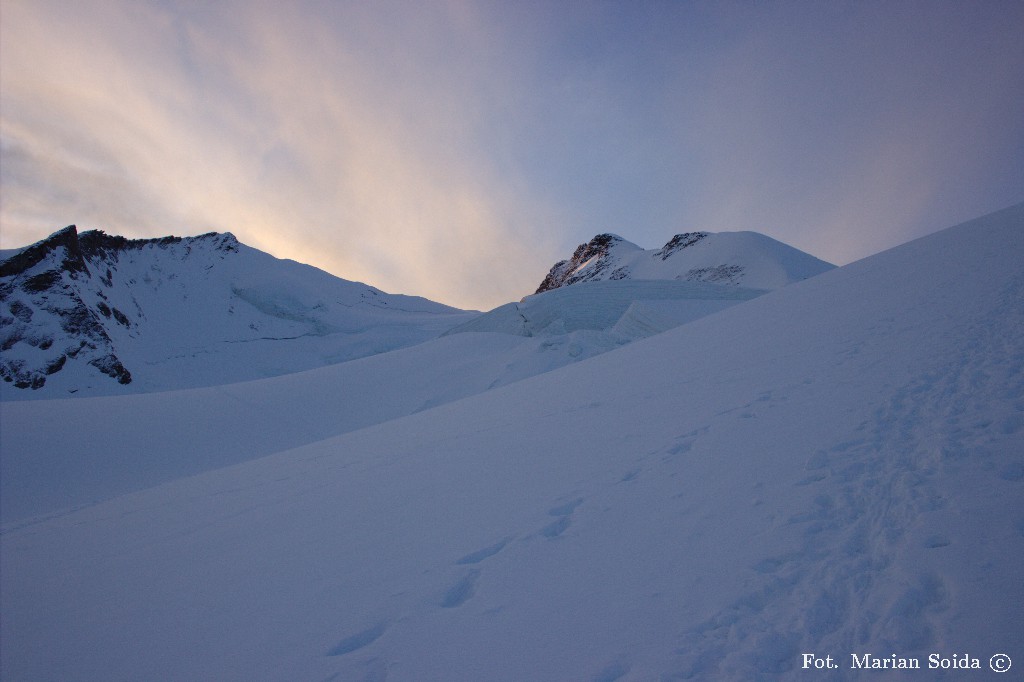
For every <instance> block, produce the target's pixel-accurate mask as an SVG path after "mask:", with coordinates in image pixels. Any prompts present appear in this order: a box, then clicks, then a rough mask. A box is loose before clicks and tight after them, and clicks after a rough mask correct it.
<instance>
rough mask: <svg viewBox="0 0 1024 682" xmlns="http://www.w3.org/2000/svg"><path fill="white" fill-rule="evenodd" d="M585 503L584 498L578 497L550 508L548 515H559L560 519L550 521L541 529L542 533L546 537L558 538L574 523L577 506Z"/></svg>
mask: <svg viewBox="0 0 1024 682" xmlns="http://www.w3.org/2000/svg"><path fill="white" fill-rule="evenodd" d="M581 504H583V498H582V497H578V498H576V499H575V500H572V501H571V502H566V503H565V504H561V505H558V506H557V507H552V508H551V509H549V510H548V516H557V517H558V520H557V521H553V522H551V523H549V524H548V525H546V526H544V528H542V529H541V531H540V534H541V535H543V536H544V537H546V538H557V537H558V536H559V535H561V534H562V533H564V532H565V531H566V530H567V529H568V528H569V526H570V525H571V524H572V513H573V512H574V511H575V510H576V507H578V506H580V505H581Z"/></svg>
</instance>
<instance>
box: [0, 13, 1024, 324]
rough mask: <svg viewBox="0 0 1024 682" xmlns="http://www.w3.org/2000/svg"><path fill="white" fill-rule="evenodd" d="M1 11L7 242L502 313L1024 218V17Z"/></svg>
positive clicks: (3, 230) (1, 174)
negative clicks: (61, 237)
mask: <svg viewBox="0 0 1024 682" xmlns="http://www.w3.org/2000/svg"><path fill="white" fill-rule="evenodd" d="M0 11H2V15H0V88H2V97H0V141H2V145H3V147H2V150H0V153H2V161H3V163H2V164H0V189H2V195H0V240H2V245H3V246H4V247H11V246H18V245H22V244H25V243H28V242H30V241H33V240H35V239H39V238H41V237H42V236H45V235H46V234H48V233H49V232H50V231H52V230H54V229H56V228H58V227H61V226H63V225H64V224H67V223H70V222H76V223H78V224H80V225H82V226H84V227H95V228H100V229H104V230H107V231H110V232H119V233H122V234H126V235H134V236H155V235H162V234H167V233H172V232H173V233H186V234H187V233H193V234H194V233H197V232H202V231H206V230H231V231H233V232H235V233H236V234H237V235H238V236H239V238H240V239H242V240H243V241H245V242H246V243H249V244H251V245H252V246H255V247H257V248H262V249H265V250H268V251H270V252H272V253H274V254H275V255H278V256H282V257H289V258H294V259H297V260H301V261H304V262H309V263H312V264H314V265H318V266H320V267H323V268H325V269H327V270H329V271H331V272H334V273H336V274H338V275H340V276H342V277H346V278H349V279H357V280H362V281H366V282H369V283H371V284H374V285H376V286H379V287H381V288H384V289H386V290H389V291H399V292H405V293H415V294H420V295H424V296H428V297H431V298H434V299H437V300H441V301H444V302H447V303H451V304H455V305H460V306H467V307H478V308H486V307H490V306H493V305H497V304H499V303H502V302H505V301H508V300H511V299H514V298H518V297H519V296H521V295H523V294H525V293H528V292H530V291H532V290H533V288H534V287H535V286H536V284H537V283H538V281H539V280H540V279H541V278H542V277H543V275H544V273H545V272H546V270H547V268H548V267H549V266H550V265H551V263H552V261H553V260H555V259H556V258H560V257H566V256H567V255H568V253H569V252H571V248H572V247H573V246H575V244H577V243H579V242H580V241H583V240H585V239H588V238H589V237H590V236H592V235H593V234H595V233H596V232H600V231H606V230H612V231H616V232H619V233H621V234H623V235H624V236H626V237H627V238H630V239H632V240H634V241H636V242H638V243H640V244H642V245H644V246H656V245H658V244H660V243H663V242H664V241H666V240H667V239H668V238H669V237H670V236H671V235H672V233H674V232H677V231H682V230H688V229H711V230H741V229H753V230H759V231H762V232H766V233H768V234H771V235H772V236H775V237H776V238H779V239H783V240H784V241H789V242H790V243H793V244H794V245H796V246H798V247H801V248H804V249H806V250H809V251H811V252H812V253H815V254H816V255H819V256H821V257H823V258H826V259H830V260H833V261H837V262H846V261H849V260H851V259H854V258H857V257H860V256H863V255H867V254H869V253H872V252H875V251H878V250H880V249H882V248H885V247H888V246H891V245H894V244H896V243H899V242H901V241H905V240H906V239H909V238H911V237H914V236H918V235H919V234H921V233H922V232H923V231H927V230H933V229H938V228H940V227H942V226H944V225H947V224H950V223H953V222H956V221H958V220H961V219H967V218H970V217H973V216H974V215H977V214H979V213H981V212H983V211H986V210H994V209H997V208H1001V207H1002V205H1005V204H1008V203H1011V202H1013V201H1019V200H1020V199H1022V198H1024V196H1021V191H1022V189H1024V161H1022V159H1024V124H1022V123H1021V119H1020V115H1019V114H1020V111H1022V110H1024V48H1022V47H1021V43H1020V40H1019V31H1018V30H1016V29H1017V28H1019V26H1020V25H1021V24H1022V23H1024V6H1021V5H1020V3H1012V2H1006V3H1001V2H998V1H994V2H991V3H984V4H982V5H976V4H972V5H964V4H963V3H943V2H924V3H917V2H910V1H909V0H908V1H907V2H899V3H855V4H835V3H825V4H822V3H776V4H769V5H756V6H754V5H746V4H740V5H731V4H715V5H701V4H692V3H678V4H673V3H668V4H662V3H628V4H623V3H588V4H586V5H583V6H577V5H576V4H572V5H570V4H569V3H566V4H560V3H530V2H523V3H518V2H517V3H489V2H460V1H457V0H451V1H448V2H436V3H434V2H432V3H408V2H401V1H397V2H389V1H386V0H382V1H381V2H373V3H358V2H356V3H339V2H326V1H325V2H320V1H317V0H308V1H305V2H298V1H296V2H287V3H281V2H262V1H256V0H253V1H242V0H225V1H222V2H216V3H188V2H174V1H172V0H149V1H141V2H139V1H134V2H128V1H127V0H103V1H100V0H97V1H95V2H89V1H87V0H83V1H82V2H74V3H68V2H61V1H58V0H31V1H29V0H3V5H2V8H0Z"/></svg>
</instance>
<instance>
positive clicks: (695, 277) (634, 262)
mask: <svg viewBox="0 0 1024 682" xmlns="http://www.w3.org/2000/svg"><path fill="white" fill-rule="evenodd" d="M832 267H833V266H832V265H831V264H829V263H826V262H825V261H822V260H819V259H817V258H815V257H814V256H811V255H809V254H807V253H804V252H803V251H800V250H798V249H795V248H793V247H791V246H788V245H786V244H783V243H782V242H780V241H777V240H775V239H772V238H771V237H766V236H765V235H763V234H759V233H757V232H717V233H712V232H684V233H681V234H677V235H675V236H674V237H672V239H670V240H669V241H668V242H667V243H666V244H665V245H664V246H663V247H661V248H660V249H642V248H640V247H639V246H637V245H636V244H633V243H632V242H629V241H626V240H625V239H623V238H622V237H619V236H618V235H614V234H599V235H597V236H596V237H594V238H593V239H591V240H590V241H589V242H588V243H586V244H580V245H579V247H577V248H576V251H575V253H573V256H572V258H570V259H569V260H563V261H559V262H558V263H556V264H555V265H554V267H552V268H551V270H550V271H549V272H548V274H547V276H546V277H545V278H544V281H543V282H541V284H540V286H539V287H538V288H537V291H536V292H535V293H538V294H539V293H541V292H544V291H548V290H550V289H556V288H558V287H563V286H568V285H572V284H578V283H580V282H591V281H595V280H620V279H674V280H684V281H691V282H692V281H695V282H715V283H719V284H730V285H740V286H744V287H747V288H751V289H778V288H779V287H783V286H785V285H787V284H790V283H792V282H797V281H800V280H803V279H807V278H808V277H813V276H814V275H818V274H821V273H822V272H825V271H826V270H829V269H831V268H832Z"/></svg>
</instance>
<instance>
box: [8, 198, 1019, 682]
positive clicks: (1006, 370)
mask: <svg viewBox="0 0 1024 682" xmlns="http://www.w3.org/2000/svg"><path fill="white" fill-rule="evenodd" d="M1022 253H1024V205H1021V206H1016V207H1014V208H1012V209H1008V210H1006V211H1003V212H1000V213H997V214H993V215H991V216H987V217H985V218H982V219H979V220H976V221H973V222H971V223H967V224H964V225H961V226H959V227H956V228H953V229H950V230H947V231H944V232H942V233H938V234H935V235H932V236H930V237H927V238H924V239H921V240H918V241H915V242H912V243H910V244H907V245H904V246H902V247H899V248H897V249H893V250H891V251H888V252H885V253H883V254H880V255H878V256H874V257H872V258H868V259H865V260H863V261H860V262H858V263H854V264H852V265H849V266H846V267H843V268H839V269H837V270H834V271H831V272H828V273H825V274H823V275H821V276H820V277H816V278H814V279H812V280H808V281H806V282H803V283H800V284H796V285H794V286H790V287H786V288H784V289H781V290H779V291H775V292H772V293H769V294H766V295H764V296H761V297H759V298H756V299H754V300H752V301H749V302H746V303H744V304H743V305H737V306H733V307H731V308H729V309H728V310H724V311H722V312H720V313H718V314H716V315H711V316H707V317H704V318H702V319H700V320H697V321H694V322H692V323H690V324H687V325H684V326H682V327H679V328H677V329H674V330H671V331H668V332H666V333H664V334H660V335H657V336H654V337H651V338H649V339H646V340H643V341H639V342H637V343H634V344H631V345H628V346H625V347H623V348H620V349H618V350H616V351H613V352H610V353H605V354H603V355H601V356H599V357H595V358H592V359H590V360H587V361H585V362H580V363H576V364H573V365H571V366H568V367H564V368H562V369H560V370H557V371H553V372H549V373H546V374H543V375H541V376H537V377H534V378H532V379H528V380H526V381H521V382H519V383H516V384H513V385H510V386H506V387H504V388H499V389H497V390H493V391H488V392H486V393H483V394H480V395H477V396H474V397H471V398H468V399H465V400H461V401H456V402H452V403H448V404H446V405H443V406H440V407H437V408H435V409H431V410H426V411H423V412H419V413H418V414H414V415H411V416H408V417H404V418H401V419H396V420H392V421H388V422H386V423H383V424H380V425H377V426H373V427H369V428H366V429H362V430H359V431H354V432H350V433H348V434H345V435H343V436H340V437H337V438H333V439H328V440H324V441H321V442H317V443H312V444H309V445H307V446H304V447H302V448H298V449H295V450H291V451H288V452H283V453H279V454H276V455H272V456H269V457H265V458H263V459H259V460H256V461H252V462H248V463H245V464H242V465H238V466H234V467H228V468H224V469H220V470H217V471H212V472H208V473H206V474H203V475H200V476H195V477H190V478H183V479H181V480H178V481H175V482H173V483H170V484H167V485H163V486H160V487H157V488H154V489H151V490H148V491H144V492H140V493H137V494H133V495H128V496H124V497H121V498H117V499H114V500H110V501H108V502H105V503H103V504H99V505H95V506H92V507H89V508H86V509H82V510H80V511H77V512H74V513H71V514H67V515H65V516H61V517H58V518H52V519H47V520H40V521H39V522H36V523H31V524H29V525H23V526H22V527H20V528H7V529H5V532H4V533H3V535H2V536H0V561H2V566H0V567H2V570H0V596H2V603H3V609H2V611H0V632H2V636H3V642H4V645H3V647H2V649H0V672H2V676H3V678H4V679H11V680H17V679H82V680H110V679H218V680H262V679H266V680H292V679H311V680H327V679H332V680H382V679H385V678H386V679H388V680H390V681H392V682H394V681H395V680H480V679H488V680H527V679H528V680H570V679H572V680H576V679H580V680H605V681H607V680H616V679H620V680H650V679H715V680H751V679H759V680H775V679H779V680H781V679H798V678H802V677H808V679H810V677H815V678H817V677H824V676H827V677H828V679H833V680H844V679H851V680H854V679H865V678H866V677H867V676H870V677H871V679H908V678H909V676H906V675H903V674H892V675H890V674H887V673H886V672H884V671H882V672H863V671H857V670H851V669H850V664H851V654H858V655H860V656H864V655H866V654H870V655H874V656H876V657H878V658H879V659H881V660H888V659H889V657H890V654H895V655H896V656H899V657H901V658H906V659H907V660H912V659H913V660H918V661H920V663H921V665H922V667H923V668H925V669H924V670H923V671H915V672H914V673H912V675H914V679H916V678H917V677H921V676H923V678H927V679H950V680H953V679H964V678H965V677H966V676H972V675H978V676H984V675H986V674H990V673H986V672H984V671H983V672H979V673H973V674H972V673H969V672H968V673H965V672H964V671H962V670H954V669H948V670H942V669H939V670H928V669H927V667H928V665H929V658H928V657H929V655H931V654H935V655H936V656H937V657H939V658H938V659H937V660H941V659H943V658H945V659H946V660H947V661H949V660H952V659H953V657H954V655H956V656H957V660H963V656H964V655H966V656H967V659H968V661H969V662H973V661H974V660H977V661H978V665H979V666H980V667H983V668H987V666H988V665H989V661H990V657H992V656H993V655H995V654H999V653H1004V654H1008V655H1009V656H1010V657H1011V658H1013V659H1014V661H1015V663H1016V664H1017V665H1019V664H1020V662H1021V661H1022V660H1024V659H1022V658H1020V657H1021V656H1022V655H1024V634H1022V633H1024V629H1022V628H1021V627H1020V624H1021V622H1022V619H1024V606H1022V604H1024V583H1022V582H1021V580H1020V566H1021V565H1022V562H1024V505H1022V502H1021V500H1022V493H1024V487H1022V486H1024V454H1022V453H1024V397H1022V396H1024V307H1022V306H1021V304H1020V303H1021V301H1022V300H1024V272H1022V271H1021V269H1020V265H1019V263H1020V256H1021V254H1022ZM459 336H465V337H472V336H474V335H459ZM445 338H448V339H450V338H457V337H445ZM128 454H129V453H125V455H126V456H128ZM805 653H813V654H815V655H817V656H820V657H822V658H824V657H825V656H831V657H832V660H833V661H834V662H835V664H836V665H838V666H840V667H839V668H838V669H836V670H832V671H828V672H819V671H814V670H810V671H808V670H802V669H801V666H802V664H803V661H804V658H803V654H805ZM997 662H998V661H997ZM1015 669H1016V666H1015V667H1014V670H1015ZM1010 674H1014V673H1013V672H1012V671H1011V673H1010ZM809 676H810V677H809Z"/></svg>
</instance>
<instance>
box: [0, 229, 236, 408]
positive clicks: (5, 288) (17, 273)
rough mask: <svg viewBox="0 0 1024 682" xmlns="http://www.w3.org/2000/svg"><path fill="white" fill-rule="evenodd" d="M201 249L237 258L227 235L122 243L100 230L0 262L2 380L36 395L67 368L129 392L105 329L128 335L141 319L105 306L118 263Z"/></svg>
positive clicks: (71, 233)
mask: <svg viewBox="0 0 1024 682" xmlns="http://www.w3.org/2000/svg"><path fill="white" fill-rule="evenodd" d="M198 244H201V245H204V246H208V247H210V248H211V249H212V250H214V251H220V252H223V253H230V252H233V251H237V250H238V242H237V241H236V240H235V238H234V236H232V235H231V234H216V233H210V234H206V235H202V236H199V237H192V238H182V237H164V238H161V239H126V238H124V237H117V236H111V235H107V234H105V233H103V232H101V231H98V230H93V231H88V232H83V233H81V234H79V233H78V229H77V228H76V226H74V225H71V226H69V227H66V228H64V229H63V230H60V231H59V232H56V233H54V234H53V235H51V236H50V237H48V238H47V239H44V240H43V241H41V242H38V243H36V244H33V245H32V246H29V247H28V248H25V249H23V250H22V251H20V252H19V253H17V254H15V255H14V256H12V257H11V258H8V259H7V260H5V261H3V262H0V350H2V351H3V356H2V357H0V378H3V380H4V381H5V382H7V383H9V384H12V385H13V386H14V387H16V388H31V389H39V388H41V387H42V386H43V385H45V384H46V380H47V377H49V376H51V375H53V374H56V373H57V372H60V371H61V370H63V369H64V368H65V367H66V366H67V364H68V362H69V361H72V362H75V363H79V364H82V363H84V364H86V365H89V366H91V367H93V368H94V369H95V370H97V371H98V372H100V373H102V374H103V375H106V376H107V377H110V378H111V379H113V380H116V381H117V382H118V383H120V384H130V383H131V382H132V374H131V372H130V371H129V370H128V369H127V368H126V367H125V366H124V363H123V362H122V361H121V359H120V358H119V357H118V354H117V351H116V349H115V344H114V342H113V340H112V338H111V330H110V328H111V327H112V326H114V325H116V326H117V327H120V328H122V329H123V330H126V331H128V332H129V335H130V333H131V330H132V329H133V327H136V326H137V325H138V323H139V318H140V317H141V316H142V315H143V313H142V311H141V309H140V308H138V307H137V306H136V307H135V308H134V309H132V308H128V309H127V310H122V309H121V308H119V307H118V306H117V305H116V304H115V303H113V302H112V301H111V300H110V299H109V296H108V294H109V292H110V291H111V290H112V289H113V288H114V287H115V282H114V279H115V271H116V269H117V264H118V262H119V260H120V257H121V255H122V254H124V253H125V252H127V251H141V250H143V249H146V248H158V249H165V250H166V249H167V248H169V247H171V246H180V247H182V248H183V250H184V251H185V253H188V252H190V251H191V249H192V248H193V246H195V245H198Z"/></svg>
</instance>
